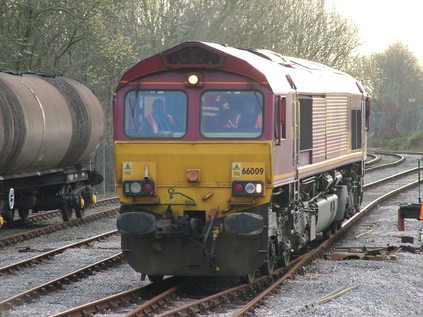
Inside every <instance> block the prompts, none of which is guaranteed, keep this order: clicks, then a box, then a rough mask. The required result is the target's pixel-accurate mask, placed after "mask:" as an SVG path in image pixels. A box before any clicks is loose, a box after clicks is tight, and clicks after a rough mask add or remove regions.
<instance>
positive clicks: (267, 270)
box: [260, 241, 276, 275]
mask: <svg viewBox="0 0 423 317" xmlns="http://www.w3.org/2000/svg"><path fill="white" fill-rule="evenodd" d="M268 252H269V254H268V256H267V261H266V262H265V263H264V264H263V265H262V266H261V268H260V272H261V273H262V274H265V275H267V274H272V273H273V271H274V270H275V264H276V254H275V244H274V243H273V242H272V241H269V251H268Z"/></svg>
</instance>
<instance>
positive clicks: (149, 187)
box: [142, 183, 153, 194]
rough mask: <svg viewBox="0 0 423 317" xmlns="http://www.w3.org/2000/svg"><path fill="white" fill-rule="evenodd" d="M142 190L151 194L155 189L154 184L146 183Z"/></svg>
mask: <svg viewBox="0 0 423 317" xmlns="http://www.w3.org/2000/svg"><path fill="white" fill-rule="evenodd" d="M142 191H143V192H144V193H146V194H149V193H151V192H152V191H153V186H151V184H150V183H145V184H143V185H142Z"/></svg>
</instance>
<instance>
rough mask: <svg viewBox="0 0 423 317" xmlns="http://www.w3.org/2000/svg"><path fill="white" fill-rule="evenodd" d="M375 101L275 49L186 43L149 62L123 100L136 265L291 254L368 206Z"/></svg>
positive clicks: (119, 94)
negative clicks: (365, 189)
mask: <svg viewBox="0 0 423 317" xmlns="http://www.w3.org/2000/svg"><path fill="white" fill-rule="evenodd" d="M368 108H369V100H368V98H367V97H366V93H365V91H364V89H363V87H362V86H361V84H360V83H359V82H357V81H356V80H355V79H354V78H352V77H351V76H349V75H347V74H345V73H342V72H339V71H336V70H334V69H332V68H329V67H326V66H324V65H321V64H318V63H314V62H310V61H305V60H302V59H297V58H288V57H283V56H281V55H280V54H277V53H274V52H271V51H267V50H245V49H236V48H231V47H227V46H224V45H219V44H213V43H205V42H187V43H183V44H181V45H178V46H176V47H174V48H171V49H169V50H166V51H164V52H162V53H159V54H157V55H154V56H152V57H149V58H147V59H145V60H142V61H141V62H139V63H138V64H137V65H135V66H134V67H132V68H131V69H129V70H128V71H127V72H126V73H125V74H124V75H123V77H122V79H121V81H120V83H119V85H118V87H117V91H116V95H115V99H114V123H115V156H116V157H115V158H116V182H117V192H118V195H119V197H120V200H121V202H122V206H121V215H120V216H119V218H118V220H117V227H118V229H119V231H120V232H121V235H122V250H123V252H124V254H125V256H126V258H127V260H128V262H129V264H130V265H131V266H132V267H133V268H134V269H135V270H137V271H139V272H141V273H143V274H147V275H149V277H150V278H151V279H154V278H159V277H161V276H163V275H179V276H243V277H247V276H249V277H251V276H252V275H253V274H254V273H255V272H256V271H257V270H259V269H261V270H264V271H272V270H273V268H274V265H275V264H276V263H278V262H282V263H287V262H288V261H289V260H290V256H291V254H292V253H295V252H297V251H298V250H300V249H301V248H302V247H304V246H305V245H306V244H307V243H308V242H310V241H312V240H314V239H316V237H319V236H322V235H323V236H324V235H327V234H330V232H331V231H333V230H334V229H335V228H337V227H338V226H339V225H340V224H341V223H342V221H343V220H344V219H346V218H348V217H350V216H352V215H353V214H354V213H355V212H356V211H357V210H358V209H359V205H360V202H361V199H362V180H363V171H364V169H363V159H364V157H365V155H366V153H365V146H366V137H365V136H366V130H367V127H366V125H367V123H368V114H369V109H368Z"/></svg>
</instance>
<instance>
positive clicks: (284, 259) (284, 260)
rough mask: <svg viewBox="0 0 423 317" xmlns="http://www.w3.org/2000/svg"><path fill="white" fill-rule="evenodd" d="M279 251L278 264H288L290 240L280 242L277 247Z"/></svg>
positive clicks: (289, 259)
mask: <svg viewBox="0 0 423 317" xmlns="http://www.w3.org/2000/svg"><path fill="white" fill-rule="evenodd" d="M279 252H280V255H281V257H280V258H279V260H278V262H279V265H280V266H285V267H286V266H288V264H289V261H291V242H290V241H289V240H286V241H285V242H282V245H281V246H280V247H279Z"/></svg>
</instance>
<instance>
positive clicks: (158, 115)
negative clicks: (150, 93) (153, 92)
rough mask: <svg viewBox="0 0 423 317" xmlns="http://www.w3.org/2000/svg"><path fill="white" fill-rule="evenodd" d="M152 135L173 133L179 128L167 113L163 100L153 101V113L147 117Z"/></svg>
mask: <svg viewBox="0 0 423 317" xmlns="http://www.w3.org/2000/svg"><path fill="white" fill-rule="evenodd" d="M146 120H147V122H148V123H149V127H150V128H151V132H152V133H155V134H157V133H163V132H172V131H174V130H175V129H176V128H177V124H176V121H175V120H174V119H173V117H172V116H171V115H170V114H169V113H167V112H166V108H165V104H164V102H163V100H162V99H155V100H154V101H153V106H152V111H151V113H150V114H149V115H147V116H146Z"/></svg>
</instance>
